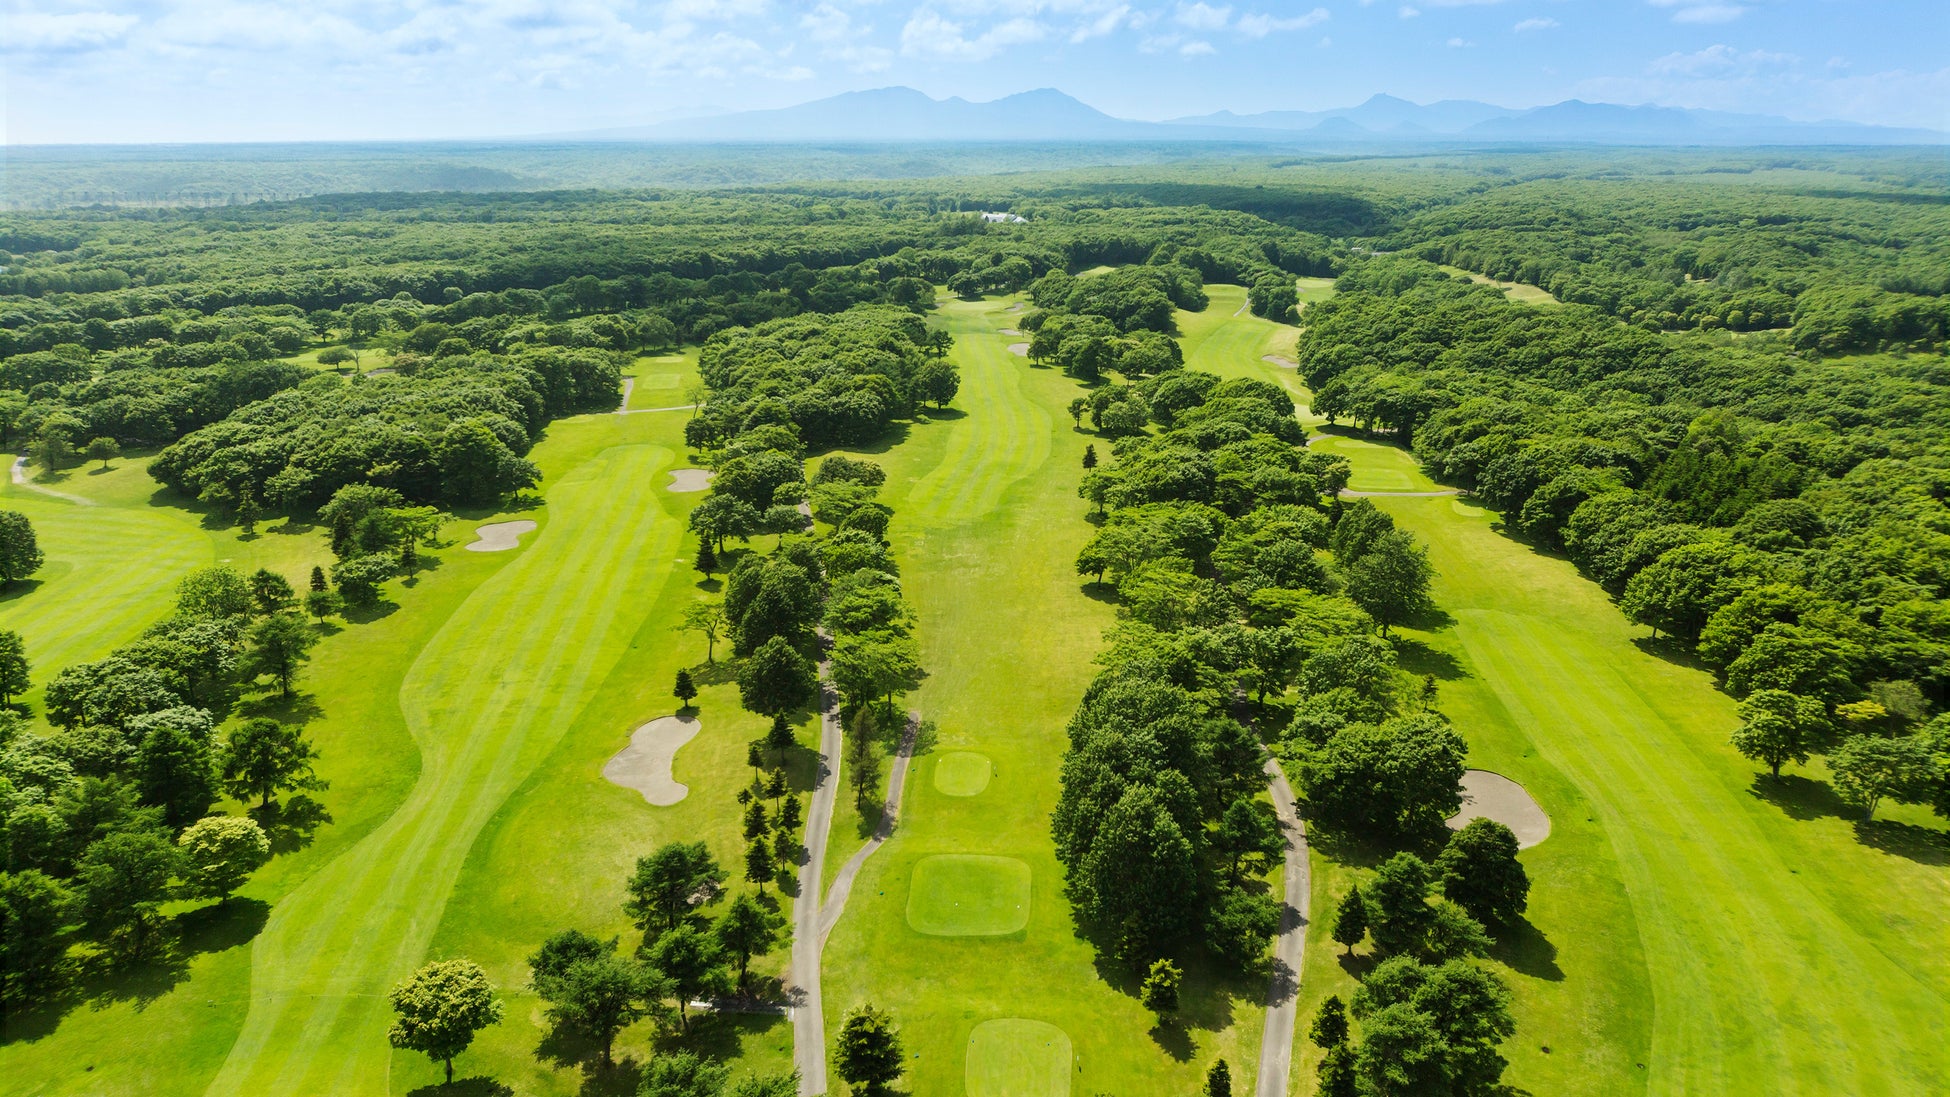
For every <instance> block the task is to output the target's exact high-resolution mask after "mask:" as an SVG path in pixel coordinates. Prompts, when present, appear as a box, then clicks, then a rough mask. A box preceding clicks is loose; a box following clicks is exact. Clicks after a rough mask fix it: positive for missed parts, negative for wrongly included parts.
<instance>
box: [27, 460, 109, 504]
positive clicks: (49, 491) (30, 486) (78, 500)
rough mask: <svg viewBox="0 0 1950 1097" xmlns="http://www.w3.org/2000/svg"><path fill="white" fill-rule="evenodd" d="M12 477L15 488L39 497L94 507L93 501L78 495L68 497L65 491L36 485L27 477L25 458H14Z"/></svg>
mask: <svg viewBox="0 0 1950 1097" xmlns="http://www.w3.org/2000/svg"><path fill="white" fill-rule="evenodd" d="M13 475H14V486H15V487H19V488H25V489H27V490H28V491H32V492H37V493H39V494H41V495H50V496H53V497H54V498H56V499H65V500H67V501H68V502H70V503H74V504H76V505H77V506H84V507H92V506H94V505H95V501H94V500H93V499H84V498H82V497H81V496H79V495H69V494H68V493H67V492H65V491H55V490H54V489H53V488H44V487H42V486H41V485H39V484H36V483H35V482H34V481H33V480H31V479H29V478H28V476H27V458H26V457H24V456H22V457H16V458H14V466H13Z"/></svg>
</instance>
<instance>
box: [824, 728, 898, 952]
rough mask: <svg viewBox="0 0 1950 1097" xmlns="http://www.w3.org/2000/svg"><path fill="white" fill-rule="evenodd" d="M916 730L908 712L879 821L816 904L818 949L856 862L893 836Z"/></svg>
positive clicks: (847, 891)
mask: <svg viewBox="0 0 1950 1097" xmlns="http://www.w3.org/2000/svg"><path fill="white" fill-rule="evenodd" d="M920 730H921V718H920V717H919V716H917V715H915V714H913V713H909V714H908V717H907V730H906V731H904V732H902V733H901V744H900V748H899V749H898V750H896V751H895V752H894V764H893V766H892V768H890V769H889V770H888V771H887V803H886V804H885V806H883V807H882V808H881V809H880V825H879V826H876V827H874V828H873V837H872V838H869V839H868V840H867V844H866V845H864V846H861V847H860V850H859V852H857V853H855V854H854V855H853V856H852V857H849V858H848V859H847V862H846V864H845V865H843V866H841V868H840V871H839V875H837V876H835V877H833V886H832V888H831V889H829V890H828V891H827V892H826V902H825V903H824V904H823V905H822V906H821V907H820V908H819V945H818V949H819V951H820V952H824V951H825V950H826V938H827V936H828V935H829V934H831V933H832V932H833V927H834V926H835V925H838V924H839V920H840V915H842V914H844V913H846V897H847V896H848V895H851V894H852V893H853V878H854V877H855V876H858V875H860V866H861V865H864V864H866V863H867V858H869V857H871V856H873V854H874V851H875V850H877V849H879V848H880V847H881V845H882V844H883V843H885V842H886V841H887V839H888V838H890V837H892V836H893V833H894V824H895V823H896V822H898V821H899V819H900V813H901V787H902V786H903V785H904V784H906V782H907V763H908V762H909V761H911V760H912V759H913V757H914V738H915V736H916V735H917V734H918V733H919V732H920Z"/></svg>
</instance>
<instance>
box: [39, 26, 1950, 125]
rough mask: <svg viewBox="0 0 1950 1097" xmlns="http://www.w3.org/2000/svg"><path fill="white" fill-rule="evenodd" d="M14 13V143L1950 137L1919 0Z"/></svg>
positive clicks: (1942, 78)
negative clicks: (1206, 125) (1370, 123)
mask: <svg viewBox="0 0 1950 1097" xmlns="http://www.w3.org/2000/svg"><path fill="white" fill-rule="evenodd" d="M0 21H4V27H5V33H4V34H0V58H4V64H5V70H6V84H7V94H6V108H5V111H6V131H5V134H4V139H5V141H6V142H7V143H8V144H13V145H26V144H90V143H179V142H181V143H201V142H263V141H393V140H479V139H500V138H508V137H520V136H528V135H537V134H550V133H570V132H576V131H582V130H595V129H603V128H610V127H624V126H636V125H644V124H649V123H654V122H658V121H664V120H671V119H678V118H686V117H699V116H708V115H712V114H718V113H726V112H735V111H743V110H754V109H767V108H776V107H784V106H790V105H794V104H798V103H803V102H806V101H809V100H815V99H820V98H824V97H827V96H831V95H835V94H839V93H842V92H847V91H861V90H870V89H874V88H883V87H890V86H908V87H913V88H916V89H918V90H920V91H922V92H924V93H926V94H928V95H930V96H931V97H934V98H937V99H940V98H947V97H951V96H959V97H961V98H964V99H968V100H971V101H976V102H981V101H988V100H993V99H996V98H1000V97H1003V96H1007V95H1010V94H1013V93H1017V92H1021V91H1024V90H1029V89H1033V88H1042V87H1054V88H1059V89H1061V90H1062V91H1064V92H1065V93H1067V94H1070V95H1072V96H1075V97H1076V98H1078V99H1080V100H1082V101H1083V102H1086V103H1088V104H1090V105H1091V106H1093V107H1096V108H1097V109H1099V110H1102V111H1104V112H1105V113H1107V114H1110V115H1112V116H1114V117H1118V118H1128V119H1134V120H1143V121H1161V120H1168V119H1172V118H1179V117H1184V116H1192V115H1203V114H1208V113H1212V112H1215V111H1220V110H1229V111H1232V112H1234V113H1237V114H1253V113H1258V112H1262V111H1268V110H1321V109H1331V108H1340V107H1350V106H1354V105H1356V104H1358V103H1361V102H1362V101H1364V100H1366V99H1368V98H1369V97H1370V96H1372V95H1375V94H1378V93H1379V94H1387V95H1392V96H1396V97H1399V98H1402V99H1407V100H1410V101H1413V102H1417V103H1429V102H1433V101H1437V100H1442V99H1474V100H1480V101H1483V102H1487V103H1492V104H1495V105H1498V106H1502V107H1509V108H1513V109H1525V108H1530V107H1536V106H1542V105H1548V104H1552V103H1557V102H1561V101H1563V100H1566V99H1573V98H1576V99H1584V100H1587V101H1592V102H1610V103H1620V104H1627V105H1639V104H1649V105H1657V106H1672V107H1688V108H1703V109H1711V110H1723V111H1734V112H1742V113H1754V114H1770V115H1780V116H1784V117H1788V118H1793V119H1796V120H1799V121H1821V120H1831V119H1832V120H1840V121H1849V122H1859V123H1868V124H1875V125H1887V126H1901V127H1918V128H1927V129H1945V128H1950V107H1946V104H1950V64H1946V63H1945V61H1946V58H1945V51H1944V49H1943V47H1942V43H1943V42H1944V41H1946V40H1950V12H1946V11H1945V10H1944V8H1943V7H1942V6H1941V5H1937V4H1929V3H1924V2H1921V0H1903V2H1899V3H1891V4H1884V5H1878V8H1877V11H1876V13H1875V17H1874V18H1864V17H1863V16H1862V12H1861V9H1859V8H1857V7H1853V6H1850V5H1845V4H1841V3H1835V2H1827V0H1788V2H1782V3H1746V2H1728V0H1646V2H1633V3H1627V4H1616V5H1608V6H1605V7H1602V8H1601V7H1597V6H1585V5H1572V4H1569V3H1565V2H1562V0H1417V2H1414V3H1375V2H1348V3H1331V4H1321V5H1312V4H1283V3H1258V4H1217V3H1207V2H1195V3H1189V4H1187V3H1182V2H1181V3H1160V4H1133V3H1120V2H1114V0H931V2H925V3H913V2H911V0H900V2H895V0H885V2H880V0H828V2H823V3H818V4H804V3H776V2H772V0H658V2H644V3H619V4H600V3H593V2H582V3H569V4H550V3H544V2H542V0H493V2H490V3H486V4H477V5H470V6H467V7H465V8H463V7H458V6H453V5H447V4H441V3H435V2H432V0H408V2H405V3H401V4H397V5H388V6H379V5H373V4H370V3H368V2H366V0H323V2H321V3H318V4H314V5H311V6H309V7H308V8H307V9H306V10H305V11H304V12H302V13H293V12H289V11H284V10H280V9H278V8H276V7H275V6H273V5H269V4H264V3H261V2H259V0H135V2H112V0H111V2H102V3H87V2H82V3H75V2H65V0H10V4H9V6H8V8H7V10H6V12H5V14H4V15H0ZM1898 32H1900V33H1898Z"/></svg>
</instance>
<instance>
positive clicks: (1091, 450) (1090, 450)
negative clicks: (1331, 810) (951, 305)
mask: <svg viewBox="0 0 1950 1097" xmlns="http://www.w3.org/2000/svg"><path fill="white" fill-rule="evenodd" d="M1083 467H1084V469H1085V470H1086V471H1087V470H1089V469H1094V468H1096V467H1097V444H1096V443H1095V442H1092V443H1090V444H1089V445H1086V446H1084V447H1083ZM1222 1061H1223V1060H1222Z"/></svg>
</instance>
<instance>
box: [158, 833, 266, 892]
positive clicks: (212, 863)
mask: <svg viewBox="0 0 1950 1097" xmlns="http://www.w3.org/2000/svg"><path fill="white" fill-rule="evenodd" d="M176 845H177V846H178V848H180V849H181V850H182V851H183V863H184V870H183V883H184V884H185V886H186V887H187V888H188V890H189V892H190V894H192V895H197V896H200V897H202V898H205V899H215V900H217V902H219V903H226V902H229V901H230V893H231V892H233V891H236V890H237V889H238V888H240V887H242V886H243V885H244V881H245V880H248V879H250V874H251V873H253V872H256V871H257V870H258V869H260V868H263V867H264V863H265V862H266V861H269V860H270V859H271V840H270V839H269V838H267V837H265V835H264V828H263V827H260V826H258V825H257V822H256V820H253V819H248V818H245V817H244V816H241V815H211V816H208V817H206V818H203V819H198V820H197V821H196V822H194V823H191V824H190V826H189V828H188V829H186V830H185V831H183V833H181V834H179V835H177V836H176Z"/></svg>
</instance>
